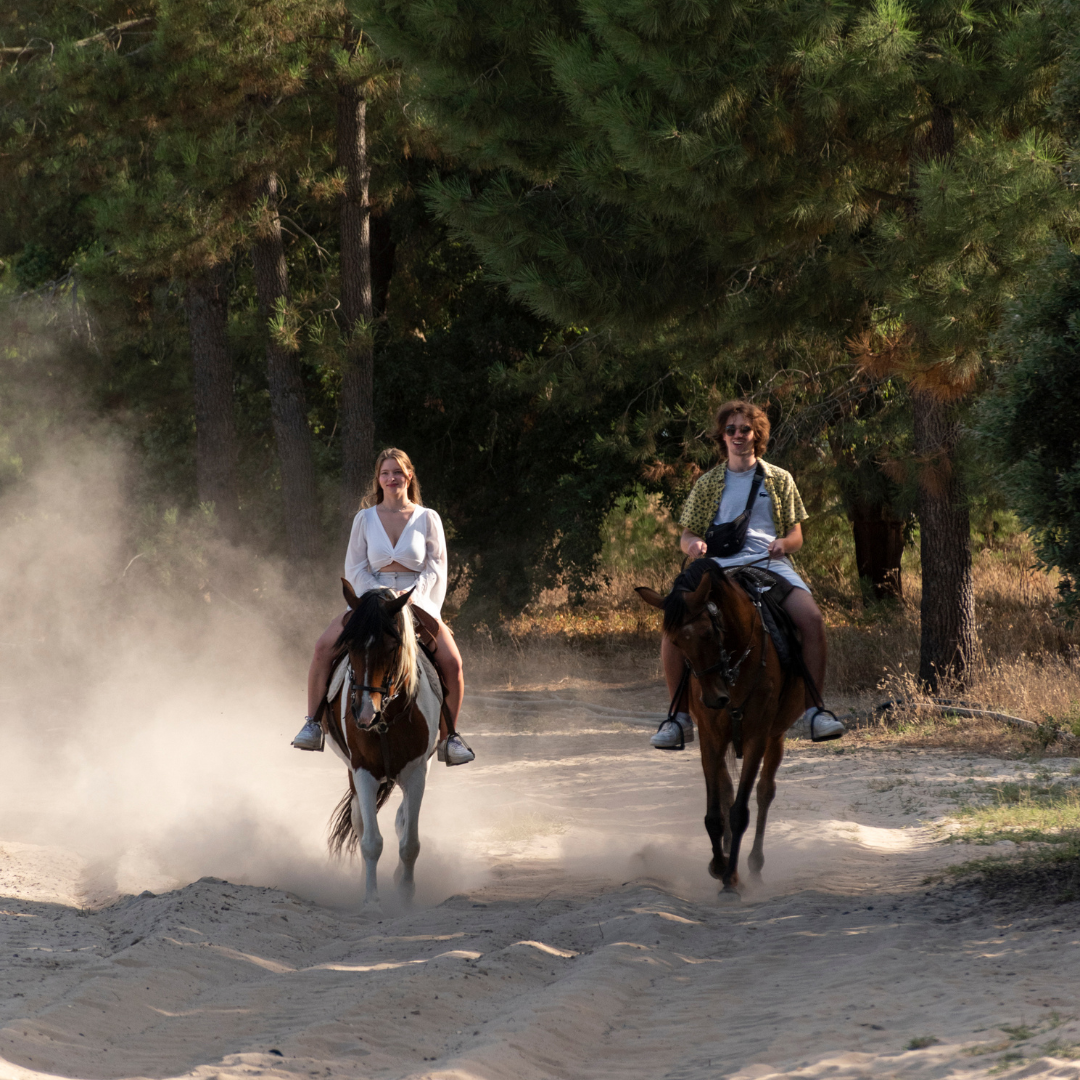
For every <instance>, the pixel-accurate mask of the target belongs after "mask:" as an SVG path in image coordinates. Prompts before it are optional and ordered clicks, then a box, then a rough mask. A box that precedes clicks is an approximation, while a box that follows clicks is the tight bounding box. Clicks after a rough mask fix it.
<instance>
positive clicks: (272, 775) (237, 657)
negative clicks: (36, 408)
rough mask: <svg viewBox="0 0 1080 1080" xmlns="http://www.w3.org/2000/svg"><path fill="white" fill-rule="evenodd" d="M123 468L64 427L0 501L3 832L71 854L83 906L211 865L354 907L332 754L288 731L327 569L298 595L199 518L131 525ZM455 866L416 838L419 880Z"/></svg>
mask: <svg viewBox="0 0 1080 1080" xmlns="http://www.w3.org/2000/svg"><path fill="white" fill-rule="evenodd" d="M131 477H132V470H131V468H130V466H129V464H128V462H127V461H126V460H125V456H124V453H123V451H122V450H121V449H119V448H117V447H116V446H115V445H110V444H109V442H108V440H101V439H97V438H91V437H75V438H72V439H69V440H67V441H66V442H65V443H64V445H63V446H61V447H59V448H58V449H56V450H55V451H54V452H51V453H49V454H47V455H46V456H45V459H44V460H43V461H42V462H41V464H40V465H39V466H38V467H37V468H36V469H34V471H33V473H32V474H31V475H30V476H29V477H28V478H27V480H26V481H25V482H24V483H23V484H22V485H20V486H19V488H18V490H17V491H14V492H12V493H9V494H7V495H6V497H4V498H3V499H0V611H3V613H4V618H3V626H2V629H0V650H2V653H3V656H4V660H5V663H4V665H3V667H4V674H3V676H2V677H0V709H2V717H3V720H2V723H0V836H2V838H3V839H4V840H5V841H15V842H23V843H32V844H39V845H49V846H61V847H64V848H68V849H71V850H72V851H74V852H75V853H77V854H78V855H79V856H81V857H82V858H83V859H85V860H86V867H87V869H86V880H85V883H84V885H85V889H86V892H87V898H88V900H89V901H91V902H93V901H95V900H99V901H102V902H103V901H105V900H107V899H109V898H111V896H114V895H115V894H116V893H117V892H120V893H137V892H141V891H142V890H144V889H150V890H153V891H161V890H163V889H167V888H171V887H175V886H176V885H178V884H183V883H186V882H188V881H191V880H194V879H197V878H199V877H202V876H205V875H210V876H215V877H221V878H228V879H229V880H232V881H236V882H240V883H250V884H262V885H273V886H277V887H280V888H283V889H287V890H290V891H294V892H297V893H300V894H302V895H304V896H306V897H308V898H311V899H316V900H319V901H321V902H325V903H333V904H350V903H353V902H355V901H356V900H357V898H358V897H359V895H360V879H361V870H360V867H359V866H358V865H357V864H350V863H347V862H346V863H341V864H338V863H332V862H330V861H329V860H328V858H327V855H326V848H325V834H326V823H327V819H328V817H329V814H330V811H331V810H332V809H333V806H334V805H335V803H336V802H337V800H338V799H339V798H340V796H341V794H342V793H343V791H344V789H345V786H346V783H347V781H346V774H345V768H344V766H343V765H342V764H341V763H340V761H339V760H338V759H337V758H336V757H335V756H334V755H333V754H331V753H325V754H322V755H315V754H301V753H300V752H298V751H296V750H293V749H292V748H291V747H290V746H289V740H290V739H291V737H292V735H293V734H294V733H295V730H296V729H297V728H298V727H299V723H300V718H301V717H302V715H303V712H304V685H305V676H306V669H307V662H308V656H309V654H307V648H308V647H309V645H310V643H311V642H313V640H314V636H315V635H316V634H317V633H318V631H319V630H321V629H322V625H325V622H326V621H328V619H329V617H330V615H331V614H332V613H333V611H334V610H335V608H337V607H340V603H341V602H340V599H339V598H337V597H335V594H334V590H333V585H334V584H335V582H334V579H333V577H332V575H329V574H328V575H327V577H328V580H327V583H326V586H327V587H326V589H325V590H324V594H323V595H319V596H313V597H310V598H308V597H307V596H305V595H303V594H302V591H301V590H299V589H298V588H293V587H291V586H290V583H289V582H288V581H287V580H286V577H285V574H284V571H283V569H282V567H281V566H278V565H275V564H274V563H272V562H268V561H266V560H261V559H256V558H255V557H254V556H252V555H250V554H249V553H246V552H245V551H243V549H237V548H232V547H231V546H230V545H227V544H224V543H222V542H221V541H219V540H216V539H214V537H213V535H212V534H211V533H210V532H209V531H208V530H205V529H204V530H202V532H199V531H197V530H195V531H192V532H190V533H184V532H183V530H182V526H176V528H174V532H173V535H169V536H165V537H164V538H163V537H162V536H161V535H155V534H153V533H151V534H149V537H148V536H147V535H144V536H143V537H141V538H139V537H137V536H136V535H135V534H134V533H133V531H132V529H131V527H130V525H131V522H132V521H133V520H135V519H137V518H138V516H139V513H140V511H139V509H138V508H136V507H132V506H131V505H130V504H129V502H128V498H127V495H126V492H127V491H128V490H130V487H131ZM159 516H160V515H159ZM176 529H179V530H180V531H179V532H176ZM166 531H167V530H166ZM178 578H182V579H183V580H179V581H178V580H177V579H178ZM382 828H383V830H384V832H385V833H388V834H389V842H388V844H387V849H388V850H387V855H384V859H383V864H382V865H383V868H384V873H385V872H386V870H392V868H393V864H394V863H395V862H396V853H393V854H394V855H395V858H393V859H391V858H389V857H388V856H389V855H390V854H391V850H390V849H391V848H392V846H393V845H392V838H393V830H392V818H390V816H389V814H387V813H386V812H385V811H384V815H383V821H382ZM440 863H445V865H443V866H440ZM455 863H457V864H458V865H456V866H451V865H450V864H449V863H448V862H447V861H446V860H440V859H439V856H438V852H437V851H433V850H429V851H428V852H426V853H425V871H426V872H425V875H424V877H425V881H426V882H427V887H426V888H427V891H429V892H430V891H431V890H432V889H434V891H435V893H440V892H441V893H442V896H445V895H447V894H448V893H449V892H452V891H454V890H455V889H459V888H461V887H463V886H465V885H467V884H468V883H469V882H470V881H474V880H476V879H477V877H478V876H482V872H481V871H480V870H479V868H478V867H471V868H470V867H462V866H461V865H460V860H459V859H456V860H455ZM432 898H433V899H434V898H435V897H434V895H433V896H432ZM438 898H439V899H441V898H442V897H441V896H440V897H438Z"/></svg>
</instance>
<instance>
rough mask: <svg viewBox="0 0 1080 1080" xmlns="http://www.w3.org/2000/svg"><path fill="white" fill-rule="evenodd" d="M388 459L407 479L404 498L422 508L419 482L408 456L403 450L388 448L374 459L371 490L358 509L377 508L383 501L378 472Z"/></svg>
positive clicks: (422, 502)
mask: <svg viewBox="0 0 1080 1080" xmlns="http://www.w3.org/2000/svg"><path fill="white" fill-rule="evenodd" d="M388 458H393V459H394V460H395V461H396V462H397V463H398V464H399V465H400V466H401V468H402V469H403V470H404V471H405V473H406V474H407V475H408V477H409V486H408V487H407V488H406V489H405V495H406V498H408V500H409V502H413V503H416V505H417V506H423V505H424V500H423V499H421V498H420V481H419V480H417V479H416V470H415V469H414V468H413V463H412V462H411V461H410V460H409V455H408V454H406V453H405V451H404V450H398V449H397V448H396V447H393V446H388V447H387V448H386V449H385V450H384V451H383V452H382V453H381V454H379V456H378V457H377V458H376V459H375V475H374V476H372V478H371V490H370V491H369V492H368V493H367V494H366V495H365V496H364V498H363V501H362V502H361V503H360V509H361V510H364V509H366V508H367V507H369V506H377V505H378V504H379V503H381V502H382V501H383V489H382V488H381V487H380V486H379V470H380V469H381V468H382V466H383V462H384V461H386V460H387V459H388Z"/></svg>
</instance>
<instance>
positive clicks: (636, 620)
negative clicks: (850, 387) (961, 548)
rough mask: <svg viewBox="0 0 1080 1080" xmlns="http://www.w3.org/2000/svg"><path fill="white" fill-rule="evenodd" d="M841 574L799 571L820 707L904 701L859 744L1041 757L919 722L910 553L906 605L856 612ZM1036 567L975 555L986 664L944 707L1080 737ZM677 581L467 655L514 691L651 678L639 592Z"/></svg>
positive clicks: (613, 577) (1064, 648) (989, 730)
mask: <svg viewBox="0 0 1080 1080" xmlns="http://www.w3.org/2000/svg"><path fill="white" fill-rule="evenodd" d="M821 554H822V553H819V556H820V555H821ZM812 555H813V553H811V556H812ZM847 561H848V560H847V559H846V558H845V559H843V560H841V559H839V558H836V557H835V555H833V556H830V557H829V558H828V559H827V560H826V561H823V560H822V559H821V558H820V557H819V558H818V559H817V560H815V561H814V562H810V560H804V563H803V565H802V567H801V569H802V571H803V572H804V573H805V574H806V576H807V577H808V578H809V579H810V580H811V582H812V583H813V586H814V590H815V594H816V595H817V596H818V599H819V602H820V603H821V606H822V609H823V611H824V614H825V620H826V629H827V634H828V638H829V649H830V653H829V678H828V687H827V696H828V698H829V700H830V702H836V703H838V711H840V710H842V709H849V710H852V711H855V712H857V713H861V714H863V715H864V716H865V717H867V718H869V717H870V716H871V715H872V710H873V706H874V705H875V704H876V703H879V702H881V701H883V700H886V699H893V700H897V699H900V700H902V701H903V702H904V705H903V706H902V707H900V708H897V709H893V710H890V711H889V713H888V715H887V716H886V717H885V718H882V719H880V720H879V721H878V722H874V723H870V724H868V725H867V726H864V727H863V728H862V729H861V730H860V731H859V732H858V733H857V734H856V735H855V738H856V740H857V741H866V742H874V743H877V744H878V745H881V744H890V745H917V746H951V747H964V748H966V749H971V750H978V751H981V752H993V753H997V754H1002V753H1005V754H1018V755H1019V754H1030V753H1032V752H1038V751H1040V750H1041V749H1042V748H1041V747H1040V746H1037V745H1035V744H1034V743H1033V740H1032V737H1031V735H1030V734H1025V733H1024V732H1019V731H1017V730H1015V729H1010V728H1007V727H1005V726H1004V725H1002V724H1001V723H999V722H996V721H993V720H980V719H966V718H960V717H955V716H952V717H950V716H941V715H938V714H931V713H929V712H927V711H925V710H924V709H920V708H919V706H920V704H921V703H925V702H926V700H927V699H926V698H925V697H924V696H923V695H922V694H921V693H920V692H919V689H918V684H917V679H916V678H915V672H916V671H917V668H918V655H919V600H920V596H921V585H922V581H921V575H920V569H919V563H918V555H917V552H916V551H915V550H913V549H909V550H908V551H907V552H906V554H905V561H904V588H905V598H904V600H903V601H902V602H891V603H876V604H875V603H871V604H866V605H864V604H863V601H862V597H861V595H860V593H859V592H858V590H857V582H852V581H851V580H850V575H848V577H847V578H846V579H845V577H844V575H843V574H842V573H841V570H842V569H843V566H844V564H845V563H846V562H847ZM808 563H809V564H808ZM1034 563H1035V560H1034V555H1033V553H1032V550H1031V545H1030V541H1029V540H1028V538H1027V536H1026V535H1025V534H1023V533H1019V532H1016V533H1013V534H1011V535H1007V536H1005V537H1004V538H1002V539H1000V540H996V541H994V542H993V543H988V544H984V545H982V546H981V547H980V549H979V550H978V551H977V552H976V556H975V562H974V585H975V605H976V619H977V625H978V635H979V647H980V653H979V655H978V656H977V657H976V658H975V662H974V664H973V665H972V670H971V678H970V680H969V684H968V685H967V686H966V687H964V688H952V689H951V690H950V689H948V688H947V689H946V690H945V692H944V693H943V694H941V695H940V696H941V697H944V698H947V699H951V700H954V701H964V702H967V703H969V704H971V705H974V706H976V707H982V708H987V709H991V710H994V711H999V712H1006V713H1010V714H1012V715H1014V716H1020V717H1023V718H1025V719H1030V720H1034V721H1036V722H1038V723H1043V722H1046V721H1047V720H1048V719H1053V721H1054V722H1057V723H1059V724H1060V723H1063V724H1064V726H1066V727H1070V728H1071V727H1075V728H1077V729H1078V730H1077V731H1076V734H1078V735H1080V635H1078V634H1077V633H1076V632H1075V631H1070V630H1068V629H1067V628H1065V627H1064V626H1063V625H1062V624H1061V623H1060V621H1058V620H1057V619H1056V617H1055V609H1054V602H1055V599H1056V590H1055V585H1056V581H1055V579H1054V578H1053V577H1050V576H1048V575H1046V574H1045V573H1043V572H1042V571H1040V570H1037V569H1035V568H1034ZM677 570H678V563H677V562H676V561H675V560H670V561H667V560H665V559H660V560H656V561H655V562H654V563H653V564H652V565H650V566H648V567H647V568H645V569H640V568H639V569H637V570H634V571H621V572H615V573H612V574H610V575H609V578H608V580H606V581H604V582H603V583H602V584H601V586H600V588H599V589H598V590H597V592H596V593H595V594H594V596H593V597H592V598H591V600H590V602H589V603H588V604H587V605H585V606H583V607H576V608H575V607H571V606H569V604H568V603H567V600H566V593H565V590H562V591H559V590H552V591H550V592H548V593H545V594H544V595H542V596H541V597H540V599H539V600H538V602H537V603H535V604H533V605H532V606H531V607H530V608H529V609H527V610H526V611H525V612H524V613H523V614H522V615H519V616H517V617H516V618H514V619H511V620H508V621H506V622H505V623H504V624H503V625H502V626H500V627H498V628H497V629H494V630H489V631H484V632H482V633H480V634H475V635H471V636H470V638H469V639H467V640H466V641H463V642H462V644H463V646H464V647H465V649H466V652H467V660H468V662H469V665H470V675H471V677H472V678H474V679H478V680H479V681H481V682H482V683H484V684H485V685H489V686H491V685H497V686H519V687H523V686H538V685H552V684H553V683H559V684H561V685H574V684H579V683H581V684H584V683H588V682H597V681H599V682H601V683H609V684H617V683H626V682H634V681H643V680H653V679H657V678H659V676H660V671H659V664H658V658H657V646H658V642H659V635H660V614H659V612H657V611H656V610H654V609H653V608H650V607H648V606H647V605H645V604H644V603H643V602H642V601H641V600H640V599H639V598H638V597H637V596H636V595H635V594H634V592H633V587H634V586H635V585H639V584H647V585H651V586H652V587H653V588H656V589H658V590H659V591H666V589H667V587H669V585H670V581H671V579H672V578H673V577H674V575H675V573H676V572H677ZM553 672H555V673H557V675H556V676H555V677H554V678H553V677H552V673H553ZM1074 752H1075V751H1074Z"/></svg>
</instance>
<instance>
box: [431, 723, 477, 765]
mask: <svg viewBox="0 0 1080 1080" xmlns="http://www.w3.org/2000/svg"><path fill="white" fill-rule="evenodd" d="M451 739H454V740H455V741H456V742H457V743H458V745H460V746H461V747H463V748H464V749H465V751H466V752H467V753H468V755H469V756H468V757H467V758H462V759H461V760H460V761H451V760H450V748H449V743H450V740H451ZM435 752H436V756H437V757H438V760H439V761H442V762H445V763H446V764H447V765H449V766H453V765H468V764H469V762H470V761H475V760H476V754H475V753H474V752H473V748H472V747H471V746H470V745H469V744H468V743H467V742H466V741H465V740H464V739H463V738H462V737H461V736H460V735H459V734H458V733H457V732H456V731H455V732H453V733H452V734H450V735H447V737H446V738H445V739H443V740H442V741H441V742H440V743H439V744H438V746H437V747H436V751H435Z"/></svg>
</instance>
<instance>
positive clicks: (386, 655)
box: [337, 578, 416, 728]
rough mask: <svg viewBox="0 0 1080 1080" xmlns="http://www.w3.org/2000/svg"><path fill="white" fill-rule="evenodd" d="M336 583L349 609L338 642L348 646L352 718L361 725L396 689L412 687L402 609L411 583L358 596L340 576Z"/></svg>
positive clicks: (409, 633)
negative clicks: (405, 589)
mask: <svg viewBox="0 0 1080 1080" xmlns="http://www.w3.org/2000/svg"><path fill="white" fill-rule="evenodd" d="M341 584H342V591H343V592H344V594H345V601H346V603H347V604H348V605H349V607H350V609H351V611H352V614H351V615H350V616H349V621H348V622H347V623H346V624H345V629H344V630H342V631H341V636H340V637H339V638H338V640H337V647H338V648H341V647H342V646H344V647H345V648H346V649H347V650H348V653H349V662H350V663H351V665H352V671H353V675H352V686H351V687H350V690H349V704H350V708H351V711H352V715H353V719H354V720H355V721H356V723H357V724H359V725H360V727H365V728H366V727H370V726H371V725H372V724H373V723H377V722H378V720H379V719H380V717H381V716H382V713H383V711H384V710H385V709H386V707H387V706H388V705H389V704H390V702H391V701H393V700H394V699H395V698H396V697H397V696H398V695H399V694H402V693H403V694H404V695H405V696H406V698H411V697H412V696H413V695H414V694H415V693H416V632H415V631H414V629H413V624H412V619H411V618H410V617H409V614H408V612H406V611H405V610H404V608H405V605H406V604H407V603H408V602H409V596H410V595H411V594H412V589H410V590H409V591H408V592H406V593H402V594H401V596H395V595H394V593H393V591H392V590H391V589H372V590H371V591H370V592H366V593H364V594H363V595H362V596H360V597H357V595H356V593H355V592H353V589H352V586H351V585H350V584H349V583H348V582H347V581H346V580H345V579H344V578H342V581H341ZM342 719H343V720H344V717H342Z"/></svg>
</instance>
